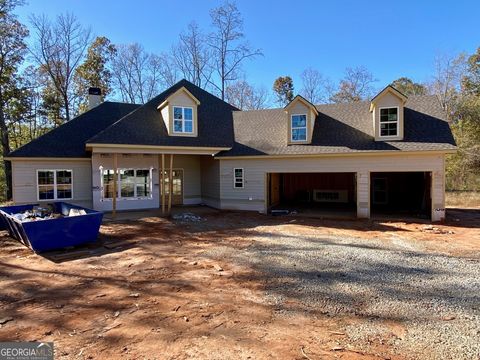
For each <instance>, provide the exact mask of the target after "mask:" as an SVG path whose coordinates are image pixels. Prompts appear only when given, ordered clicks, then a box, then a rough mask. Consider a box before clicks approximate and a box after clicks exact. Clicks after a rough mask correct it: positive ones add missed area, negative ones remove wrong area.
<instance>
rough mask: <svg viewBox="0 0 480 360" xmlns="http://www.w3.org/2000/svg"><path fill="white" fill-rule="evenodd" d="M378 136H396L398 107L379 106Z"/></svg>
mask: <svg viewBox="0 0 480 360" xmlns="http://www.w3.org/2000/svg"><path fill="white" fill-rule="evenodd" d="M380 136H381V137H389V136H398V107H389V108H380Z"/></svg>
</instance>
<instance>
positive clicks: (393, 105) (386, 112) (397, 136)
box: [370, 85, 407, 141]
mask: <svg viewBox="0 0 480 360" xmlns="http://www.w3.org/2000/svg"><path fill="white" fill-rule="evenodd" d="M406 102H407V97H406V96H405V95H403V94H402V93H401V92H400V91H398V90H397V89H395V88H394V87H393V86H391V85H388V86H387V87H386V88H385V89H383V90H382V91H380V93H378V95H377V96H375V97H374V98H373V99H372V100H371V103H370V112H371V113H372V118H373V131H374V134H375V140H376V141H387V140H388V141H389V140H403V133H404V130H403V129H404V119H403V118H404V116H403V113H404V111H403V110H404V107H405V103H406Z"/></svg>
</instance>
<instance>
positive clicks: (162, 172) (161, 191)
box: [158, 154, 165, 215]
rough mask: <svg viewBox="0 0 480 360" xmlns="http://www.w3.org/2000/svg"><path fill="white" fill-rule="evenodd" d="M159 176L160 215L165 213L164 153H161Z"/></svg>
mask: <svg viewBox="0 0 480 360" xmlns="http://www.w3.org/2000/svg"><path fill="white" fill-rule="evenodd" d="M158 176H160V178H159V180H160V181H161V183H160V201H161V203H162V215H165V154H162V166H161V169H160V171H159V174H158Z"/></svg>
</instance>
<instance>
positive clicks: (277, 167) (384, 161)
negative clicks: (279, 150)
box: [217, 154, 444, 216]
mask: <svg viewBox="0 0 480 360" xmlns="http://www.w3.org/2000/svg"><path fill="white" fill-rule="evenodd" d="M443 159H444V156H443V155H438V154H435V155H428V154H427V155H403V156H398V155H390V156H389V155H382V156H371V155H365V156H332V157H318V158H313V157H312V158H279V159H272V158H270V159H226V160H221V159H219V160H217V161H219V162H220V181H221V191H220V196H221V199H222V208H224V209H240V210H257V211H265V178H266V176H265V175H266V173H302V172H303V173H309V172H333V173H340V172H355V173H358V174H359V175H361V177H360V179H358V178H357V181H358V185H359V186H360V188H359V193H358V202H359V205H362V207H365V205H367V203H368V202H369V191H370V190H369V180H368V177H369V173H370V172H382V171H430V172H435V173H436V174H437V175H436V176H435V175H434V187H433V193H432V200H433V203H437V205H439V204H443V202H444V201H443V198H444V195H443V182H444V179H443V175H444V170H443ZM236 167H239V168H244V169H245V187H244V188H243V189H234V188H233V168H236ZM363 215H364V216H368V215H369V214H368V212H367V211H366V210H363Z"/></svg>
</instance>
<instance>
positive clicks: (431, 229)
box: [422, 225, 455, 235]
mask: <svg viewBox="0 0 480 360" xmlns="http://www.w3.org/2000/svg"><path fill="white" fill-rule="evenodd" d="M422 231H424V232H432V233H433V234H450V235H452V234H455V232H454V231H452V230H445V229H441V228H439V227H437V226H433V225H425V226H424V227H423V228H422Z"/></svg>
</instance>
